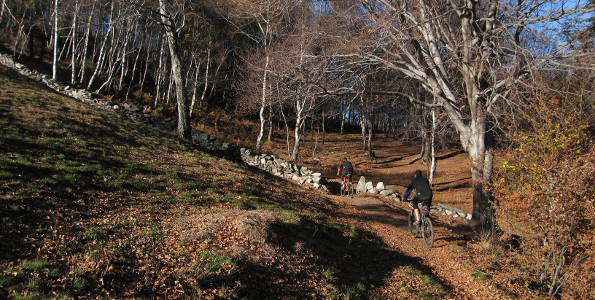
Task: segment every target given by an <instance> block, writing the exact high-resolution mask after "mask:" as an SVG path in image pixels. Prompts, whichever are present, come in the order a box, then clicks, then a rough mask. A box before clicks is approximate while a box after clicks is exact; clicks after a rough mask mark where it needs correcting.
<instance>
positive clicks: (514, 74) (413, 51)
mask: <svg viewBox="0 0 595 300" xmlns="http://www.w3.org/2000/svg"><path fill="white" fill-rule="evenodd" d="M361 3H362V5H363V7H365V8H366V10H367V15H368V16H369V17H370V18H369V21H368V23H367V28H366V29H365V30H364V31H363V32H365V34H366V35H370V36H372V37H373V38H372V39H368V41H369V43H368V44H363V45H362V44H361V43H360V44H359V45H362V47H361V48H360V49H359V50H360V51H359V52H358V53H355V54H353V55H354V56H357V57H359V58H361V59H363V61H365V62H369V63H377V64H378V65H380V66H382V68H386V69H391V70H395V71H398V72H400V73H402V74H404V75H405V76H407V77H409V78H411V79H413V80H415V81H417V82H418V84H420V85H421V86H422V87H423V88H424V89H425V90H426V91H427V92H428V93H429V94H430V95H433V96H434V97H436V99H437V105H438V106H440V108H441V109H443V110H444V111H445V112H446V113H447V115H448V116H449V119H450V122H451V123H452V125H453V126H454V127H455V129H456V130H457V132H458V134H459V139H460V142H461V145H462V147H463V149H464V150H465V151H466V152H467V154H468V156H469V160H470V162H471V165H472V167H471V174H472V180H473V187H474V194H473V207H474V208H473V218H474V219H476V220H480V221H487V220H488V218H486V216H487V214H488V210H489V207H490V204H489V195H488V193H487V192H486V189H485V183H486V182H489V180H490V175H491V171H492V150H491V146H492V145H489V144H486V141H489V140H491V139H489V138H487V136H488V135H489V134H490V127H489V123H490V122H489V120H488V119H489V115H490V114H491V113H492V111H493V106H494V104H495V103H496V102H498V101H502V100H503V99H506V95H507V93H508V92H507V91H509V89H510V86H511V85H512V84H513V82H515V80H518V79H519V78H522V76H523V74H524V70H526V68H525V67H524V64H526V63H527V60H526V59H524V58H523V56H522V55H521V54H523V53H525V52H524V49H523V48H522V47H521V46H523V45H521V43H520V41H519V37H522V35H521V34H522V32H523V30H524V29H526V27H527V25H528V24H529V23H531V24H534V23H535V22H536V21H537V20H536V19H535V18H534V15H535V14H540V13H547V15H546V16H544V18H551V17H560V16H562V15H564V14H566V13H568V10H566V11H565V12H562V11H561V10H560V11H552V10H548V11H547V12H545V11H544V10H545V8H546V5H554V4H555V3H554V1H537V2H534V1H529V2H522V1H521V2H518V3H517V5H508V4H509V3H508V2H507V1H498V0H486V1H470V0H465V1H462V0H461V1H457V0H450V1H425V0H409V1H393V0H379V1H367V0H362V1H361ZM361 11H362V10H361V9H359V8H358V9H357V11H356V12H355V13H354V15H359V16H361V15H362V14H361ZM575 11H576V10H575ZM531 18H533V19H531ZM542 20H543V19H542ZM511 32H513V33H516V34H514V35H512V36H511V34H510V33H511ZM550 53H553V52H550ZM550 57H551V56H550ZM403 96H407V97H409V98H410V99H411V100H412V101H417V102H420V101H419V100H417V99H414V98H413V97H411V96H410V95H403ZM422 104H423V105H426V106H429V107H431V106H434V105H433V103H431V102H423V103H422Z"/></svg>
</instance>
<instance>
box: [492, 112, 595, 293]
mask: <svg viewBox="0 0 595 300" xmlns="http://www.w3.org/2000/svg"><path fill="white" fill-rule="evenodd" d="M558 104H559V102H557V101H552V102H550V103H546V104H544V105H542V106H539V107H535V108H534V111H533V112H532V113H533V115H532V114H528V115H526V116H525V119H526V120H527V121H528V125H529V126H525V127H524V129H521V130H518V131H517V132H515V133H513V135H512V142H513V145H514V147H513V148H512V149H511V150H510V151H508V153H506V157H505V160H504V161H503V162H502V164H501V165H500V166H499V168H496V174H495V180H494V183H493V184H492V192H493V194H494V196H495V197H496V199H497V204H498V205H497V207H496V209H497V212H498V215H499V222H505V220H508V222H510V224H514V225H516V227H515V228H516V229H515V231H516V232H515V233H516V234H519V235H521V236H522V237H523V238H524V239H523V240H524V242H523V245H522V250H523V251H524V252H525V253H526V254H527V258H528V259H529V262H530V265H532V266H533V267H532V268H531V270H532V271H533V272H534V275H535V279H536V282H537V283H538V284H539V285H540V286H542V287H544V288H547V292H548V294H549V295H550V296H553V295H556V294H558V293H560V292H561V290H562V288H563V287H564V290H565V291H566V292H567V293H570V294H574V296H576V297H579V298H581V297H580V296H581V295H585V296H586V295H589V293H592V292H593V291H592V290H591V291H589V289H593V288H592V285H591V284H589V282H588V280H592V279H593V278H592V276H591V278H590V279H588V277H589V276H586V274H593V270H594V269H595V268H594V266H595V263H594V255H593V254H594V252H595V251H594V249H595V243H594V228H595V213H594V207H595V206H594V204H595V203H594V199H593V198H594V197H593V194H594V193H593V191H594V184H593V183H594V182H595V180H594V177H595V166H594V160H595V155H594V154H593V143H592V139H591V137H590V136H589V133H588V131H587V126H585V125H584V124H581V123H580V120H581V118H578V117H576V118H571V117H569V116H568V115H565V114H559V113H558V110H560V109H561V108H560V106H558ZM561 115H564V117H560V116H561ZM544 120H546V121H544ZM581 273H582V275H581ZM591 295H593V294H591Z"/></svg>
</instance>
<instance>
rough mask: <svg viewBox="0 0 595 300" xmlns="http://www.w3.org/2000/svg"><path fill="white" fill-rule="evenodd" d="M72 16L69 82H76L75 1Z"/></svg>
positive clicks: (76, 8)
mask: <svg viewBox="0 0 595 300" xmlns="http://www.w3.org/2000/svg"><path fill="white" fill-rule="evenodd" d="M74 5H75V9H74V16H72V57H71V60H70V84H74V83H75V82H76V31H77V20H78V14H79V2H78V0H77V1H76V2H75V4H74Z"/></svg>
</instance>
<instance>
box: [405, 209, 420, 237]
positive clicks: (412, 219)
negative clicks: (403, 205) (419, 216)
mask: <svg viewBox="0 0 595 300" xmlns="http://www.w3.org/2000/svg"><path fill="white" fill-rule="evenodd" d="M407 220H408V222H409V232H410V233H411V236H413V237H417V231H418V228H417V225H416V224H415V215H414V212H413V209H412V210H411V211H409V217H408V218H407Z"/></svg>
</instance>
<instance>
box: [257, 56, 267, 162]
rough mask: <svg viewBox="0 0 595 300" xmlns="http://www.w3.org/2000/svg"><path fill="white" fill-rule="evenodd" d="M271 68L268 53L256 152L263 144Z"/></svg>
mask: <svg viewBox="0 0 595 300" xmlns="http://www.w3.org/2000/svg"><path fill="white" fill-rule="evenodd" d="M268 68H269V55H268V54H267V55H266V60H265V63H264V72H263V74H262V91H261V96H260V97H261V98H260V111H259V113H258V116H259V119H260V131H259V132H258V137H257V138H256V152H260V147H261V146H262V137H263V136H264V123H265V121H266V120H265V118H264V109H265V108H266V105H267V101H266V100H267V98H266V91H267V71H268Z"/></svg>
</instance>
